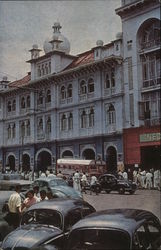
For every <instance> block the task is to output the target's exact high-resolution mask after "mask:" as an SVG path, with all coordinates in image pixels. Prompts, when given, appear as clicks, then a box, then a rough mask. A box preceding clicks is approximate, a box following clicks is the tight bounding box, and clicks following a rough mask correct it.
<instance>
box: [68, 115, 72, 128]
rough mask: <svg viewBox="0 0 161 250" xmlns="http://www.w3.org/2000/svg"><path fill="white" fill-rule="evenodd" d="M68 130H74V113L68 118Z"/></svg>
mask: <svg viewBox="0 0 161 250" xmlns="http://www.w3.org/2000/svg"><path fill="white" fill-rule="evenodd" d="M68 128H69V130H72V129H73V114H72V113H70V114H69V117H68Z"/></svg>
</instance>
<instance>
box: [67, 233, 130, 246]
mask: <svg viewBox="0 0 161 250" xmlns="http://www.w3.org/2000/svg"><path fill="white" fill-rule="evenodd" d="M69 249H71V250H84V249H86V250H94V249H97V250H98V249H99V250H111V249H112V250H121V249H122V250H123V249H130V238H129V235H128V234H127V233H125V232H122V231H119V230H103V229H83V230H76V231H74V232H73V233H71V235H70V238H69Z"/></svg>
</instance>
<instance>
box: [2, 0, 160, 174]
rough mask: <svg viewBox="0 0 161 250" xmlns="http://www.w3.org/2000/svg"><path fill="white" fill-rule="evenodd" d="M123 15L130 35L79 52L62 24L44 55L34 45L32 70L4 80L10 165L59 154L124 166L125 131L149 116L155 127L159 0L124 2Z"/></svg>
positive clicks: (5, 157) (32, 164)
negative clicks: (74, 50)
mask: <svg viewBox="0 0 161 250" xmlns="http://www.w3.org/2000/svg"><path fill="white" fill-rule="evenodd" d="M151 2H153V3H151ZM116 13H117V14H118V15H120V16H121V19H122V28H123V33H118V34H117V36H116V40H114V41H112V42H111V43H109V44H105V45H104V44H103V42H102V41H101V40H99V41H97V42H96V47H94V48H92V49H90V50H89V51H85V52H84V53H82V54H79V55H77V56H73V55H71V54H70V42H69V41H68V39H67V38H65V37H64V36H63V35H62V33H61V26H60V24H59V23H54V26H53V35H52V36H51V39H49V40H48V39H47V40H45V42H44V44H43V49H44V53H42V52H41V50H40V49H39V48H38V46H37V45H33V48H32V49H31V50H30V53H31V59H30V60H29V61H28V63H30V64H31V72H30V73H28V75H27V76H25V77H24V78H22V79H20V80H17V81H15V82H8V81H7V79H6V78H5V77H4V78H3V79H2V81H1V82H0V83H1V85H0V86H1V87H0V161H1V163H2V166H3V168H5V166H7V165H9V166H10V168H11V169H13V170H14V169H19V168H21V167H22V168H24V169H34V170H35V171H36V170H40V169H41V170H45V169H46V168H47V167H48V166H52V167H53V168H54V166H55V162H56V159H58V158H64V157H73V158H84V159H97V158H99V159H100V158H101V159H102V160H105V161H106V163H107V166H108V169H109V170H116V166H117V162H118V161H123V160H124V154H125V153H126V152H125V153H124V149H125V147H123V132H124V129H125V128H126V129H130V128H131V127H132V128H135V127H137V128H139V127H140V126H143V127H144V126H146V125H147V124H146V122H147V119H148V125H149V123H150V124H151V118H155V122H157V121H158V122H159V118H160V114H159V108H160V106H159V105H160V104H159V100H160V97H159V94H160V92H159V87H160V63H159V53H158V50H159V45H160V40H159V39H160V33H157V31H156V33H155V30H160V21H159V0H155V1H148V0H137V1H136V0H135V1H134V0H133V1H129V0H128V1H126V0H124V1H122V7H121V8H119V9H117V10H116ZM144 33H145V34H144ZM151 33H152V36H153V38H150V36H151V35H149V34H151ZM152 39H153V40H152ZM151 41H153V43H152V42H151ZM148 43H149V45H148ZM151 62H152V63H151ZM151 70H153V72H151ZM154 95H155V97H154ZM154 98H155V101H156V104H155V107H154V104H153V102H152V100H154ZM148 105H149V106H148ZM149 110H150V117H149V116H145V115H149ZM141 115H142V116H141ZM157 119H158V120H157ZM151 125H152V124H151ZM153 125H154V124H153ZM155 125H156V124H155ZM125 134H126V131H125ZM135 163H137V162H135ZM132 164H134V163H129V162H127V165H132ZM139 164H140V163H139Z"/></svg>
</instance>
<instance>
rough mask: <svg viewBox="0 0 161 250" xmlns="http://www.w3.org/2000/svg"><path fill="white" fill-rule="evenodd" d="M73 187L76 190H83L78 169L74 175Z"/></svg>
mask: <svg viewBox="0 0 161 250" xmlns="http://www.w3.org/2000/svg"><path fill="white" fill-rule="evenodd" d="M73 188H74V189H75V190H78V191H81V186H80V174H79V171H78V170H77V171H76V172H75V174H74V176H73Z"/></svg>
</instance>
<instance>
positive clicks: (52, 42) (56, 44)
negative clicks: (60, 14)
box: [43, 22, 70, 54]
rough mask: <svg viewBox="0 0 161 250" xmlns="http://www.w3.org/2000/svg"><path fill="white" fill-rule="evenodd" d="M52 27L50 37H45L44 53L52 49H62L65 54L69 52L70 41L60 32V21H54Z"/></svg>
mask: <svg viewBox="0 0 161 250" xmlns="http://www.w3.org/2000/svg"><path fill="white" fill-rule="evenodd" d="M52 28H53V30H54V31H53V36H52V38H47V39H46V40H45V42H44V45H43V48H44V52H45V54H47V53H49V52H51V51H54V50H58V51H62V52H65V53H66V54H69V52H70V43H69V41H68V39H67V38H66V37H65V36H63V35H62V34H61V32H60V29H61V28H62V27H61V25H60V23H59V22H56V23H54V26H53V27H52Z"/></svg>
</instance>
